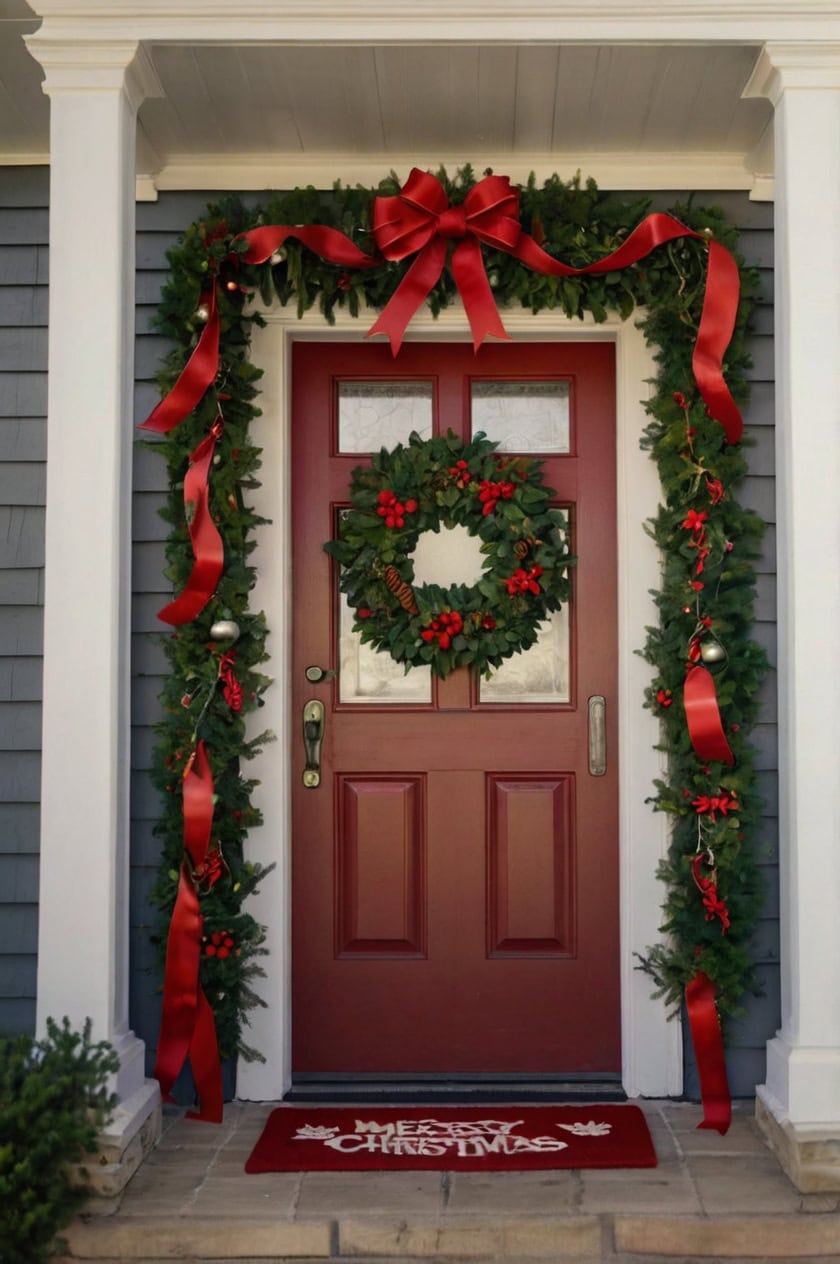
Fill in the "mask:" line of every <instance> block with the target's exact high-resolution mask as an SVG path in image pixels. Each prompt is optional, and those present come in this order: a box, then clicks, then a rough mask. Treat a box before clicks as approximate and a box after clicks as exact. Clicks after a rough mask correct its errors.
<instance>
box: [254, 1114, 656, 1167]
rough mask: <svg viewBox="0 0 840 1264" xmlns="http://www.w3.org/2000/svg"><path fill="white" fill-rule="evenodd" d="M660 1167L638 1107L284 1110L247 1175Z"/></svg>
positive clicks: (257, 1150) (269, 1123)
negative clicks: (268, 1173) (271, 1173)
mask: <svg viewBox="0 0 840 1264" xmlns="http://www.w3.org/2000/svg"><path fill="white" fill-rule="evenodd" d="M575 1167H580V1168H591V1167H656V1151H655V1150H654V1148H653V1141H652V1140H651V1135H650V1132H649V1131H648V1126H647V1122H646V1120H645V1117H644V1115H643V1113H642V1111H641V1110H640V1109H639V1107H638V1106H594V1105H593V1106H589V1105H587V1106H516V1107H511V1106H504V1107H501V1108H499V1107H496V1106H483V1107H482V1106H449V1107H437V1106H435V1107H428V1106H421V1107H415V1108H412V1107H405V1106H403V1107H399V1106H398V1107H385V1108H383V1107H378V1106H372V1107H367V1108H366V1107H364V1106H358V1107H350V1108H349V1109H348V1108H343V1107H342V1108H336V1107H331V1106H320V1107H318V1106H314V1107H313V1106H307V1107H301V1106H278V1107H277V1109H276V1110H273V1111H272V1112H271V1114H270V1115H269V1117H268V1121H267V1123H266V1125H265V1128H264V1130H263V1134H262V1136H261V1137H260V1139H259V1141H258V1142H257V1144H256V1146H255V1147H254V1149H253V1152H252V1153H251V1156H250V1158H249V1159H248V1161H247V1163H246V1164H245V1171H246V1172H351V1171H352V1172H373V1171H388V1172H398V1171H401V1172H415V1171H452V1172H505V1171H508V1172H527V1171H534V1170H539V1169H543V1168H575Z"/></svg>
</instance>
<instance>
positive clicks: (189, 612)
mask: <svg viewBox="0 0 840 1264" xmlns="http://www.w3.org/2000/svg"><path fill="white" fill-rule="evenodd" d="M223 428H224V425H223V422H222V420H221V418H219V419H218V420H217V421H216V422H214V424H213V426H212V427H211V430H210V433H209V434H208V435H207V437H206V438H205V439H202V441H201V443H200V444H199V445H198V447H197V448H196V449H195V451H194V452H192V453H191V455H190V468H189V469H188V470H187V474H186V477H185V479H184V504H185V505H187V506H189V505H191V506H192V517H191V518H190V520H189V522H190V540H191V542H192V548H193V555H194V557H195V562H194V563H193V568H192V571H191V572H190V577H189V579H188V580H187V582H186V584H185V586H184V589H183V591H182V592H181V593H180V595H179V596H177V597H176V598H175V600H174V601H170V603H169V605H168V606H164V608H163V609H162V610H159V611H158V618H159V619H161V620H162V621H163V622H164V623H171V624H173V626H175V627H180V625H181V624H182V623H191V622H192V621H193V619H195V618H196V617H197V616H198V615H199V614H200V613H201V611H202V610H203V609H204V607H205V606H206V605H207V603H208V601H209V600H210V598H211V597H212V596H213V593H214V592H215V591H216V585H217V583H218V582H219V577H220V575H221V573H222V570H223V568H224V563H225V550H224V544H223V543H222V537H221V536H220V535H219V532H218V530H217V528H216V524H215V522H214V521H213V515H212V514H211V512H210V483H209V477H210V466H211V465H212V463H213V453H214V451H215V449H216V440H217V439H218V438H220V436H221V434H222V430H223Z"/></svg>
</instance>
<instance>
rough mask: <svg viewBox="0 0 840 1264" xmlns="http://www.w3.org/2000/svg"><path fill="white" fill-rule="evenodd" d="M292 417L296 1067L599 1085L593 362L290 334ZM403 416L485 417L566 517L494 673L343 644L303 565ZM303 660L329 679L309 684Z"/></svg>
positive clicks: (613, 1061)
mask: <svg viewBox="0 0 840 1264" xmlns="http://www.w3.org/2000/svg"><path fill="white" fill-rule="evenodd" d="M474 417H475V418H480V419H481V420H480V421H478V420H474ZM418 418H419V423H418ZM293 419H294V422H293V427H294V433H293V464H294V476H293V497H294V505H293V520H294V576H295V593H294V666H293V698H294V702H293V705H294V707H295V723H294V731H295V732H296V733H297V732H299V731H300V717H301V714H302V710H303V706H304V704H305V702H306V701H307V700H308V699H310V698H318V699H320V700H321V701H322V702H323V703H324V705H325V707H326V729H325V735H324V742H323V748H322V770H321V783H320V786H319V787H318V789H315V790H307V789H305V788H304V786H303V781H302V770H303V741H302V738H301V739H300V743H299V749H296V750H295V752H294V769H295V771H294V780H295V798H294V804H293V812H294V823H293V961H292V970H293V1069H294V1071H295V1072H298V1073H307V1074H310V1075H311V1074H317V1073H346V1074H352V1073H354V1072H367V1073H375V1074H382V1075H387V1074H389V1073H394V1074H396V1073H399V1074H402V1075H406V1074H409V1075H410V1074H412V1073H417V1074H422V1073H446V1072H451V1073H459V1074H470V1073H472V1074H482V1073H487V1074H491V1073H516V1072H523V1073H531V1074H539V1073H540V1072H543V1073H558V1072H568V1073H573V1072H589V1071H591V1072H611V1071H617V1070H619V1069H620V1032H619V961H618V845H617V750H616V732H617V728H616V719H617V717H616V659H617V653H616V595H615V594H616V574H615V567H616V563H615V557H616V542H615V530H616V527H615V468H614V466H615V456H614V453H615V434H614V360H613V349H612V347H611V346H610V345H607V344H597V343H589V344H579V345H574V346H571V345H568V344H563V345H558V344H529V345H527V346H524V345H515V344H510V345H499V346H493V347H485V348H482V350H481V351H480V352H479V353H478V354H477V355H476V354H474V353H473V351H472V349H471V348H470V347H467V346H464V345H460V344H459V345H451V344H450V345H445V346H441V345H421V344H408V345H406V346H404V347H403V349H402V351H401V353H400V356H399V357H398V358H397V359H396V360H394V359H393V358H392V357H391V354H390V350H389V349H388V348H387V347H383V346H377V345H370V346H355V345H354V346H349V345H347V344H336V345H332V346H325V345H324V344H322V343H319V344H298V345H297V346H296V348H295V353H294V361H293ZM419 424H422V426H423V427H424V430H425V431H426V433H434V434H440V433H445V432H446V431H447V429H452V430H453V431H455V432H456V433H457V434H459V435H460V436H462V437H463V438H464V439H466V438H468V437H469V435H470V433H471V429H470V427H471V425H475V427H476V429H478V428H479V426H480V425H481V424H483V425H485V426H487V428H488V429H491V430H493V428H494V427H495V430H494V437H496V438H498V437H502V438H503V439H504V443H505V448H506V450H511V451H517V450H518V451H524V452H528V453H529V454H536V455H539V456H540V458H541V459H542V460H543V461H544V473H545V480H546V483H547V484H548V485H549V486H551V487H554V488H555V489H556V492H557V498H556V502H555V503H556V504H557V505H558V506H562V507H564V508H566V509H567V511H568V518H569V531H570V535H571V544H572V551H573V553H575V554H576V555H577V557H578V564H577V566H576V567H575V568H574V571H573V596H572V601H571V603H570V608H569V609H568V610H567V611H564V612H563V614H562V615H561V616H560V617H559V618H558V619H556V620H555V621H554V626H553V627H551V626H546V628H545V630H544V634H543V637H542V638H541V639H542V642H543V643H542V648H541V649H540V648H537V647H535V649H534V650H533V651H529V654H531V656H532V657H531V659H530V660H529V657H528V654H525V655H521V656H516V657H515V658H514V659H512V660H509V661H508V663H506V665H505V667H504V668H503V669H502V670H501V671H500V672H499V673H497V674H494V677H495V678H494V680H493V681H491V682H490V683H489V684H488V682H486V681H481V682H479V681H477V680H476V679H475V678H474V676H473V675H472V674H471V673H470V672H469V671H468V670H466V669H461V670H459V671H457V672H455V673H453V675H452V676H451V677H449V678H448V679H447V680H446V681H438V680H430V679H429V676H428V673H424V672H419V671H417V672H415V671H414V670H412V671H411V672H410V673H409V675H408V676H407V677H406V676H405V675H404V674H403V669H402V667H400V666H398V665H396V664H393V663H391V661H390V660H389V659H388V658H387V657H386V656H383V655H377V654H374V653H373V652H372V651H370V650H369V649H367V647H365V650H366V655H365V654H361V653H360V652H359V649H358V642H357V638H356V636H355V634H354V633H352V631H351V630H350V628H351V625H352V620H351V621H350V622H349V623H348V619H347V617H346V614H345V616H344V618H343V619H342V616H341V607H340V604H339V598H338V585H337V574H336V573H335V570H334V568H333V567H332V565H331V563H330V561H329V559H328V558H327V556H326V555H325V554H324V552H323V548H322V545H323V542H324V541H325V540H327V539H329V538H330V537H331V536H333V535H334V533H335V529H336V522H337V520H338V515H339V514H340V513H341V511H342V509H343V508H344V507H345V506H346V505H347V504H348V491H349V484H350V475H351V471H352V469H353V468H354V467H355V466H356V465H357V464H359V463H360V462H363V461H364V460H365V459H366V455H365V452H364V451H362V450H361V449H362V448H363V447H365V445H367V447H368V448H370V447H374V448H375V447H378V446H380V444H381V445H383V446H387V447H390V446H393V444H394V443H395V442H396V441H398V440H399V439H403V440H404V439H406V438H407V435H408V432H409V431H410V430H411V429H412V428H414V427H415V426H416V425H417V426H418V428H419ZM516 442H520V444H521V446H520V448H518V449H517V448H515V447H512V446H510V445H512V444H515V443H516ZM342 625H343V631H342ZM354 642H355V643H354ZM309 664H319V665H320V666H322V667H330V668H337V669H338V670H339V673H340V675H339V678H338V680H335V679H328V680H325V681H323V682H320V683H318V684H310V683H308V682H307V681H306V679H305V676H304V669H305V667H306V666H307V665H309ZM392 669H393V670H392ZM593 694H603V695H604V696H605V697H606V699H607V749H608V763H607V772H606V775H605V776H603V777H592V776H590V775H589V772H588V764H587V755H588V742H587V700H588V698H589V697H590V696H591V695H593Z"/></svg>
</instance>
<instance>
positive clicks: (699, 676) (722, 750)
mask: <svg viewBox="0 0 840 1264" xmlns="http://www.w3.org/2000/svg"><path fill="white" fill-rule="evenodd" d="M683 704H684V706H685V722H686V724H687V725H688V736H689V738H690V739H691V745H692V746H693V747H694V753H695V754H696V755H697V756H698V758H700V759H702V760H703V761H704V763H709V762H710V761H711V760H715V759H717V760H720V761H721V762H722V763H724V764H729V765H732V764H734V763H735V756H734V755H733V754H732V751H731V750H730V748H729V743H728V742H727V740H726V734H725V733H724V731H723V724H722V722H721V718H720V708H719V707H718V700H717V691H716V689H715V682H714V677H713V676H712V673H711V672H710V671H707V669H706V668H705V667H701V666H700V665H699V663H698V664H697V666H696V667H692V668H690V669H689V671H688V673H687V675H686V678H685V688H684V691H683Z"/></svg>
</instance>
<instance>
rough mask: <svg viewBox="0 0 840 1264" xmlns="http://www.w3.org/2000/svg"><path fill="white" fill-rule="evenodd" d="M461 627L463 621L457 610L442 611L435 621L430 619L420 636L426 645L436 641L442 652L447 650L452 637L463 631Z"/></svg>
mask: <svg viewBox="0 0 840 1264" xmlns="http://www.w3.org/2000/svg"><path fill="white" fill-rule="evenodd" d="M463 627H464V620H463V619H462V618H461V616H460V615H459V613H458V611H457V610H444V611H443V612H442V613H441V614H439V615H438V616H437V618H436V619H432V621H431V623H430V624H429V626H428V627H427V628H424V629H423V631H422V632H421V633H420V635H421V637H422V638H423V640H424V641H425V642H426V643H427V644H428V643H429V642H430V641H437V643H438V645H439V646H440V648H441V649H442V650H448V649H449V646H450V645H451V644H452V638H453V636H457V635H458V633H459V632H461V631H463Z"/></svg>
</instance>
